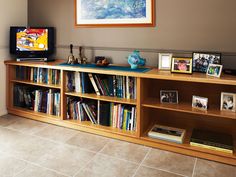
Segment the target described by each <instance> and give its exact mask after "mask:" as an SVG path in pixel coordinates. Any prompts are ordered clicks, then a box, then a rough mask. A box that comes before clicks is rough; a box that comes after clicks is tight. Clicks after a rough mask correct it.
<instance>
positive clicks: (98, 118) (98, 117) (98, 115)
mask: <svg viewBox="0 0 236 177" xmlns="http://www.w3.org/2000/svg"><path fill="white" fill-rule="evenodd" d="M97 122H98V125H100V100H98V110H97Z"/></svg>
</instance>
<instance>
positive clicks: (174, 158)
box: [143, 149, 195, 176]
mask: <svg viewBox="0 0 236 177" xmlns="http://www.w3.org/2000/svg"><path fill="white" fill-rule="evenodd" d="M194 163H195V158H193V157H189V156H185V155H181V154H176V153H172V152H167V151H162V150H158V149H152V150H151V151H150V153H149V154H148V156H147V158H146V159H145V161H144V162H143V165H145V166H149V167H154V168H158V169H163V170H166V171H170V172H172V173H177V174H181V175H185V176H191V175H192V172H193V167H194Z"/></svg>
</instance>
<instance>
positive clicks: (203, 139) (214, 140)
mask: <svg viewBox="0 0 236 177" xmlns="http://www.w3.org/2000/svg"><path fill="white" fill-rule="evenodd" d="M190 145H192V146H196V147H201V148H206V149H211V150H216V151H220V152H226V153H230V154H233V148H234V146H233V138H232V136H231V135H228V134H224V133H217V132H212V131H207V130H199V129H194V130H193V133H192V136H191V139H190Z"/></svg>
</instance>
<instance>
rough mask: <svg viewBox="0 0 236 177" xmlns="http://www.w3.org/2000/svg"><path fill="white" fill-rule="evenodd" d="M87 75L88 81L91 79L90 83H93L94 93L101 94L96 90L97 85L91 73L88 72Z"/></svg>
mask: <svg viewBox="0 0 236 177" xmlns="http://www.w3.org/2000/svg"><path fill="white" fill-rule="evenodd" d="M88 75H89V79H90V81H91V83H92V85H93V88H94V91H95V93H96V94H97V95H99V96H100V95H101V94H100V92H99V90H98V87H97V85H96V82H95V80H94V78H93V75H92V74H91V73H89V74H88Z"/></svg>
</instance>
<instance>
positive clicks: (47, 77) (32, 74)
mask: <svg viewBox="0 0 236 177" xmlns="http://www.w3.org/2000/svg"><path fill="white" fill-rule="evenodd" d="M15 77H16V79H17V80H25V81H31V82H35V83H41V84H60V82H61V77H60V70H55V69H47V68H34V67H26V66H16V76H15Z"/></svg>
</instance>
